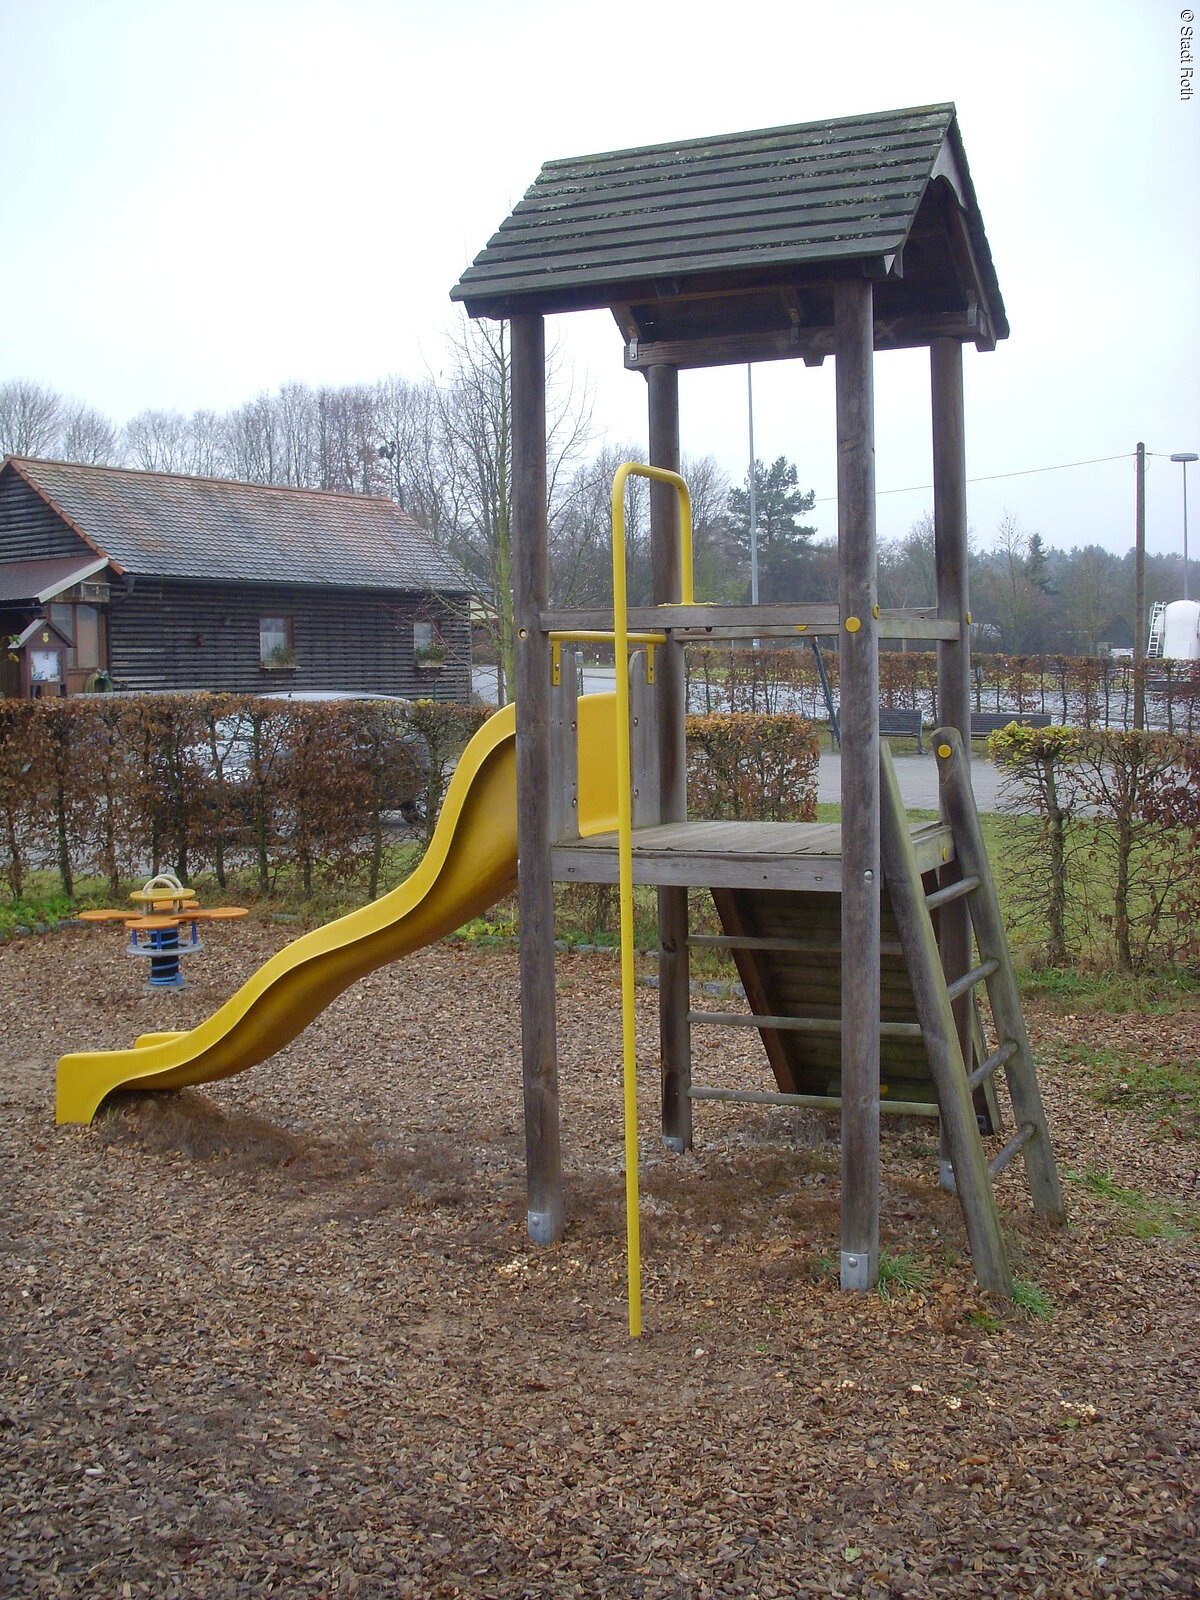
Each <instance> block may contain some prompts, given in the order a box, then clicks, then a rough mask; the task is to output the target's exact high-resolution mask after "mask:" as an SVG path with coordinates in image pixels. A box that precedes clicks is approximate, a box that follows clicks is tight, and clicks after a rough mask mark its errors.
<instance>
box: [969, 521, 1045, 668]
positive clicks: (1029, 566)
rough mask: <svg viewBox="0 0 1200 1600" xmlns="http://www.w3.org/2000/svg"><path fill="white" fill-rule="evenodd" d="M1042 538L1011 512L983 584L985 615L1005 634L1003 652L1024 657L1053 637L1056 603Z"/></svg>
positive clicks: (988, 560)
mask: <svg viewBox="0 0 1200 1600" xmlns="http://www.w3.org/2000/svg"><path fill="white" fill-rule="evenodd" d="M1045 561H1046V552H1045V548H1044V546H1043V544H1042V540H1041V536H1040V534H1036V533H1032V534H1030V533H1026V532H1025V531H1024V529H1023V528H1022V527H1021V525H1020V523H1019V522H1018V521H1017V519H1016V517H1015V516H1013V514H1012V512H1011V511H1006V512H1005V513H1004V516H1003V517H1002V518H1001V519H1000V525H999V527H998V528H997V529H996V538H995V541H994V543H993V545H992V548H991V551H990V553H989V555H988V556H987V558H986V559H985V560H984V562H983V563H982V569H981V573H980V577H979V580H978V584H977V589H978V592H979V597H980V602H981V607H982V615H983V617H984V618H985V619H986V620H987V621H989V622H994V623H995V624H996V626H997V627H998V628H999V629H1000V639H1001V643H1002V645H1003V648H1004V649H1005V650H1007V651H1008V652H1009V653H1010V654H1013V655H1024V654H1027V653H1029V652H1030V651H1035V650H1040V649H1042V648H1043V645H1044V643H1045V642H1046V639H1047V638H1048V637H1049V635H1050V633H1051V616H1052V613H1053V609H1054V606H1053V599H1052V596H1051V592H1050V590H1049V588H1048V587H1047V584H1046V581H1045V578H1044V571H1043V569H1044V567H1045Z"/></svg>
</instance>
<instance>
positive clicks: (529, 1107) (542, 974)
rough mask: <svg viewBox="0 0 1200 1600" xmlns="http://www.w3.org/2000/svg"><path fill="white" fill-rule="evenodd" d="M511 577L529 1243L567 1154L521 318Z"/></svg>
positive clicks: (540, 567) (540, 519)
mask: <svg viewBox="0 0 1200 1600" xmlns="http://www.w3.org/2000/svg"><path fill="white" fill-rule="evenodd" d="M510 332H511V338H512V440H513V527H512V557H513V559H512V572H513V604H514V623H515V629H516V640H515V650H514V654H515V657H516V666H515V672H516V692H517V850H518V853H519V855H520V859H521V872H520V878H519V881H518V889H517V899H518V907H519V912H520V919H521V958H520V959H521V1062H522V1074H523V1087H524V1102H525V1168H526V1185H527V1191H528V1207H529V1209H528V1226H529V1237H530V1238H531V1239H532V1240H533V1241H534V1242H535V1243H537V1244H549V1243H551V1242H552V1241H553V1240H556V1239H559V1238H561V1237H562V1231H563V1197H562V1152H561V1146H560V1141H559V1118H558V1054H557V1039H556V1036H555V1014H554V883H553V878H552V877H551V871H550V848H551V845H552V843H553V840H552V838H551V798H550V795H551V790H550V785H551V771H550V641H549V639H547V637H546V635H545V634H544V633H543V632H542V629H541V627H540V622H539V619H540V614H541V612H542V610H543V609H544V607H545V605H546V597H547V592H548V589H549V553H548V539H547V532H546V343H545V326H544V324H543V321H542V319H541V317H539V316H528V315H525V316H519V317H514V318H513V320H512V324H511V329H510Z"/></svg>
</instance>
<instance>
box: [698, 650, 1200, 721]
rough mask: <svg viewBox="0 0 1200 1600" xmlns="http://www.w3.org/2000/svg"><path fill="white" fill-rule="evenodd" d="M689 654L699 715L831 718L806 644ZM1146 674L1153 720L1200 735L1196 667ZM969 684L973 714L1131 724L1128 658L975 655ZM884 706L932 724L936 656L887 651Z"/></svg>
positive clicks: (828, 665) (1157, 666) (1159, 668)
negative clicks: (729, 713)
mask: <svg viewBox="0 0 1200 1600" xmlns="http://www.w3.org/2000/svg"><path fill="white" fill-rule="evenodd" d="M686 659H687V669H688V705H689V706H690V707H691V709H692V710H693V711H704V712H713V711H717V712H726V711H735V712H736V711H744V712H767V713H773V712H779V711H788V712H794V713H799V714H800V715H802V716H807V717H815V718H818V719H819V720H821V721H824V720H825V717H826V710H825V700H824V696H823V694H822V692H821V685H820V680H819V678H818V676H817V664H816V660H815V658H814V656H813V653H812V651H811V650H810V649H808V648H803V647H791V648H786V649H780V648H769V649H762V650H728V649H726V650H720V649H716V648H713V649H707V650H689V651H688V653H687V658H686ZM822 660H823V662H824V666H825V674H826V677H827V678H828V680H829V686H830V689H831V691H832V693H833V695H834V697H835V699H836V697H837V693H838V657H837V651H836V650H829V651H827V652H824V653H823V655H822ZM1140 670H1141V672H1142V677H1143V684H1144V688H1145V692H1146V714H1147V720H1148V721H1149V722H1150V723H1151V724H1152V726H1154V727H1155V728H1159V729H1163V730H1165V731H1166V732H1169V733H1179V734H1185V735H1189V736H1200V663H1197V662H1187V661H1148V662H1146V663H1145V664H1144V666H1143V667H1142V668H1141V669H1140ZM972 681H973V690H974V704H975V710H976V711H1011V712H1014V713H1015V714H1022V713H1027V712H1038V713H1041V714H1045V715H1049V716H1050V717H1052V718H1053V719H1054V720H1055V721H1056V722H1063V723H1071V724H1073V725H1075V726H1078V727H1084V728H1090V727H1113V728H1125V729H1128V728H1132V726H1133V698H1134V687H1135V675H1134V670H1133V666H1132V664H1131V663H1130V662H1127V661H1118V660H1114V659H1113V658H1111V657H1105V658H1098V657H1096V656H1003V655H977V656H975V657H974V660H973V662H972ZM879 703H880V705H881V706H887V707H888V708H889V709H901V710H919V711H921V712H922V713H923V714H924V717H925V720H926V721H927V722H928V723H930V724H931V725H932V726H936V725H937V722H938V703H937V656H936V654H935V653H934V652H933V651H917V650H907V651H906V650H881V651H880V653H879Z"/></svg>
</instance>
